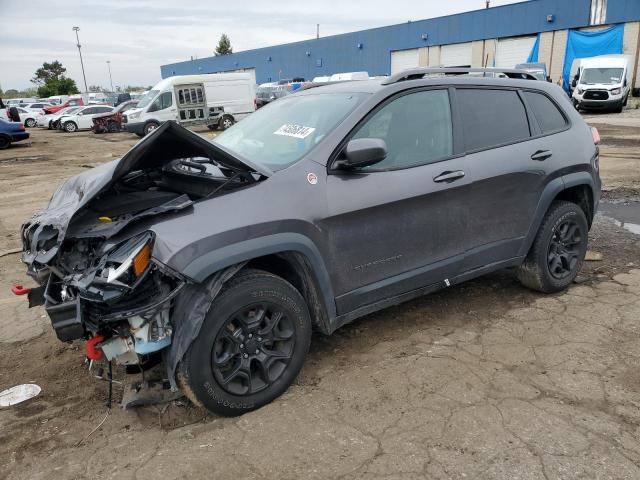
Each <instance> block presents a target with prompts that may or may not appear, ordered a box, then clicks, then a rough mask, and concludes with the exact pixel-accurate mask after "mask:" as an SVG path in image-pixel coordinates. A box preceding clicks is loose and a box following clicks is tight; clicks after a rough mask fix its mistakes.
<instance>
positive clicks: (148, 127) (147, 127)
mask: <svg viewBox="0 0 640 480" xmlns="http://www.w3.org/2000/svg"><path fill="white" fill-rule="evenodd" d="M159 126H160V125H159V124H158V123H157V122H149V123H147V124H146V125H145V126H144V134H145V135H149V134H150V133H151V132H153V131H154V130H155V129H156V128H158V127H159Z"/></svg>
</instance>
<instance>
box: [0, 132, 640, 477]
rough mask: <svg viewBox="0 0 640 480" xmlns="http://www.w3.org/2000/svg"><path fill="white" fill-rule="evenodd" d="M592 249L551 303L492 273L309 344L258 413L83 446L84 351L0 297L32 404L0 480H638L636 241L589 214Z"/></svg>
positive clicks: (11, 271)
mask: <svg viewBox="0 0 640 480" xmlns="http://www.w3.org/2000/svg"><path fill="white" fill-rule="evenodd" d="M45 133H46V132H45ZM634 135H636V136H637V133H636V134H634ZM53 138H55V137H53V135H52V140H50V141H52V142H53V141H54V140H53ZM65 138H68V137H65ZM78 138H80V137H78ZM87 138H89V137H87ZM74 141H79V140H74ZM87 141H89V140H87ZM125 146H126V147H128V145H125ZM125 146H121V147H120V148H123V149H126V148H125ZM77 161H78V162H81V161H86V160H77ZM603 164H605V165H606V162H605V163H603ZM31 165H32V166H33V164H31ZM2 168H4V167H3V165H1V164H0V191H6V189H5V188H3V187H7V185H2V184H3V182H5V180H3V178H9V180H7V181H8V182H10V183H11V187H12V193H11V195H10V196H9V197H8V198H9V200H7V201H6V202H4V201H3V203H2V204H1V205H2V206H1V207H0V211H2V212H4V211H5V210H7V211H8V210H11V212H10V214H11V218H15V219H23V218H25V217H26V216H27V214H28V213H25V212H24V211H20V208H22V209H23V210H24V209H25V208H33V202H32V203H31V204H28V207H20V206H17V205H18V203H19V202H21V201H22V200H21V196H24V195H25V193H24V192H25V189H27V187H28V188H32V187H31V186H30V184H29V178H30V177H29V175H41V173H33V174H32V173H30V172H31V170H26V169H24V170H19V169H18V167H17V166H11V167H10V168H11V170H10V171H9V173H11V175H14V176H9V175H6V172H7V170H6V169H5V170H2ZM67 168H71V167H69V166H67ZM3 173H5V176H4V177H3V175H2V174H3ZM65 174H68V173H65ZM45 178H46V177H45ZM41 185H44V184H43V183H41ZM53 187H55V185H52V186H51V188H53ZM46 194H48V192H47V191H46V188H43V192H42V193H40V198H41V199H44V198H46ZM0 217H1V216H0ZM4 218H5V219H6V218H8V217H6V216H5V217H4ZM5 221H6V220H5ZM11 225H12V227H11V228H14V227H15V225H13V224H11ZM0 226H1V225H0ZM15 228H17V227H15ZM6 238H9V240H8V241H4V242H5V243H6V245H5V246H6V247H7V248H10V247H12V246H13V244H12V243H11V242H12V241H14V240H16V238H15V237H13V236H10V235H7V236H6ZM0 242H1V241H0ZM590 242H591V248H593V249H596V250H598V251H599V252H602V254H603V256H604V260H603V262H594V263H586V264H585V266H584V268H583V272H582V274H581V277H580V283H578V284H574V285H572V287H571V288H570V289H569V290H568V291H566V292H563V293H560V294H555V295H540V294H537V293H534V292H529V291H527V290H525V289H524V288H522V287H521V286H519V284H518V283H517V281H516V280H515V277H514V275H513V272H511V271H503V272H498V273H495V274H492V275H489V276H487V277H483V278H481V279H478V280H474V281H472V282H468V283H465V284H462V285H458V286H455V287H453V288H450V289H448V290H444V291H441V292H438V293H436V294H433V295H430V296H426V297H423V298H420V299H418V300H415V301H412V302H409V303H406V304H403V305H400V306H397V307H394V308H390V309H387V310H384V311H381V312H378V313H376V314H373V315H369V316H368V317H366V318H363V319H361V320H359V321H357V322H355V323H353V324H351V325H347V326H345V327H344V328H341V329H340V330H338V331H337V332H336V333H335V334H334V335H333V336H331V337H323V336H321V335H314V338H313V340H312V347H311V351H310V354H309V357H308V359H307V362H306V364H305V366H304V368H303V370H302V373H301V375H300V376H299V378H298V379H297V381H296V382H295V384H294V385H293V386H292V387H291V388H290V389H289V390H288V391H287V392H286V393H285V394H284V395H283V396H282V397H280V398H279V399H278V400H276V401H275V402H273V403H271V404H269V405H267V406H265V407H263V408H261V409H259V410H257V411H255V412H252V413H249V414H246V415H244V416H242V417H239V418H221V417H215V416H211V415H207V414H206V413H205V412H204V411H202V410H200V409H198V408H196V407H193V406H191V405H190V404H188V403H186V402H174V403H171V404H169V405H168V406H167V407H166V408H160V407H145V408H139V409H136V410H131V411H122V410H120V409H118V408H113V409H112V411H111V414H110V415H109V416H108V417H107V419H106V421H105V422H104V424H103V425H102V426H101V427H100V428H99V429H97V430H96V431H95V432H94V433H91V434H90V432H92V430H94V428H95V427H96V426H97V425H98V424H99V423H100V422H101V420H102V419H103V418H104V416H105V412H106V409H105V407H104V400H105V395H106V384H105V383H104V382H99V381H97V380H96V379H94V378H91V377H90V376H89V374H88V373H87V370H86V369H85V368H84V367H83V366H82V361H83V351H82V348H83V346H82V344H81V343H74V344H63V343H60V342H58V341H57V340H56V339H55V336H54V334H53V332H52V331H51V327H50V324H49V321H48V319H47V318H45V317H44V316H43V313H44V312H43V310H42V309H40V308H36V309H32V310H29V309H27V308H26V305H25V304H24V301H23V299H16V298H12V297H8V296H7V295H5V294H2V295H0V390H1V389H4V388H8V387H10V386H12V385H15V384H18V383H26V382H29V381H34V382H36V383H38V384H39V385H41V386H42V387H43V391H42V394H41V395H40V396H38V397H36V398H34V399H32V400H30V401H28V402H25V403H23V404H20V405H17V406H14V407H11V408H7V409H0V472H2V474H1V475H0V476H6V477H7V478H11V479H30V480H31V479H46V480H54V479H84V478H99V479H116V478H117V479H118V480H122V479H153V478H162V479H163V480H170V479H182V478H255V479H264V478H280V479H298V478H305V479H326V478H350V479H351V478H356V479H357V478H362V479H375V478H385V479H388V478H391V479H394V478H397V479H412V478H420V479H424V478H428V479H465V478H466V479H471V478H473V479H509V480H512V479H541V478H542V479H549V480H551V479H564V480H566V479H591V478H593V479H638V478H640V394H639V390H640V370H639V369H638V361H639V360H640V237H639V236H637V235H633V234H631V233H629V232H628V231H626V230H625V229H624V228H621V227H620V226H617V225H616V224H614V223H613V222H612V221H611V220H610V219H608V218H605V217H603V216H600V215H599V216H598V217H597V219H596V222H595V224H594V228H593V230H592V232H591V233H590ZM1 249H4V246H3V248H0V250H1ZM0 273H1V274H0V289H1V291H2V292H7V289H8V287H9V286H10V285H11V284H13V283H18V282H22V281H24V269H23V266H22V265H21V264H20V263H19V262H18V259H17V258H16V256H10V255H9V256H4V257H0ZM116 378H117V379H118V380H122V379H123V375H122V373H121V372H118V373H117V376H116ZM115 391H116V397H118V396H119V395H121V391H122V389H121V387H120V386H119V385H116V386H115ZM89 434H90V435H89ZM88 435H89V436H88ZM87 436H88V438H87ZM80 441H82V443H81V444H80V446H76V444H78V442H80Z"/></svg>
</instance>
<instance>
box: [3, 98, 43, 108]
mask: <svg viewBox="0 0 640 480" xmlns="http://www.w3.org/2000/svg"><path fill="white" fill-rule="evenodd" d="M35 101H36V99H35V98H32V97H29V98H10V99H8V100H5V101H4V103H5V104H6V105H7V107H17V106H20V105H22V104H26V103H33V102H35Z"/></svg>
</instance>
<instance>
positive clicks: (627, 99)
mask: <svg viewBox="0 0 640 480" xmlns="http://www.w3.org/2000/svg"><path fill="white" fill-rule="evenodd" d="M628 103H629V95H627V96H626V97H624V102H622V106H623V107H626V106H627V104H628Z"/></svg>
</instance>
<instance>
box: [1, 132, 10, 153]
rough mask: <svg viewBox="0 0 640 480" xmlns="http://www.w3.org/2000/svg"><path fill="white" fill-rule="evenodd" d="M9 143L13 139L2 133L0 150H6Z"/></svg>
mask: <svg viewBox="0 0 640 480" xmlns="http://www.w3.org/2000/svg"><path fill="white" fill-rule="evenodd" d="M9 145H11V140H10V139H9V137H6V136H4V135H0V150H4V149H5V148H8V147H9Z"/></svg>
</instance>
